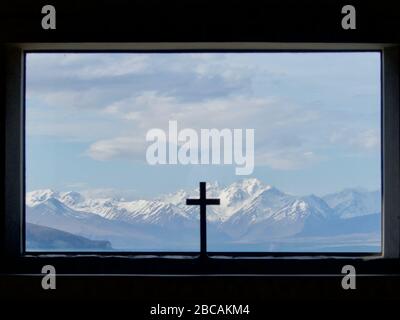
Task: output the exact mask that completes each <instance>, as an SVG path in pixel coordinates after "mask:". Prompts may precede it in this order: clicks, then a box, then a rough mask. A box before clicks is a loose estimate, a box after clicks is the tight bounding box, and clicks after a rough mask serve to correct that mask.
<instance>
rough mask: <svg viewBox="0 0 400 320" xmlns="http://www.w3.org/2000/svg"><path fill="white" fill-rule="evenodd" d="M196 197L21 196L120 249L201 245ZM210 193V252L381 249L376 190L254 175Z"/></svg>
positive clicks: (45, 221) (63, 223) (59, 222)
mask: <svg viewBox="0 0 400 320" xmlns="http://www.w3.org/2000/svg"><path fill="white" fill-rule="evenodd" d="M198 196H199V194H198V190H196V189H194V190H178V191H177V192H175V193H171V194H166V195H163V196H160V197H158V198H156V199H152V200H143V199H138V200H134V201H125V200H123V199H118V198H105V199H103V198H100V199H93V198H87V197H85V196H83V195H82V194H81V193H79V192H75V191H70V192H56V191H53V190H49V189H46V190H36V191H32V192H28V193H27V195H26V220H27V222H28V223H32V224H35V225H39V226H45V227H49V228H54V229H57V230H60V231H63V232H68V233H72V234H74V235H77V236H80V237H85V238H88V239H90V240H106V241H109V242H110V243H111V245H112V248H113V249H116V250H121V251H125V250H129V251H198V250H199V208H198V207H197V206H187V205H186V199H187V198H198ZM207 197H210V198H211V197H212V198H219V199H220V202H221V203H220V205H219V206H208V208H207V236H208V249H209V250H210V251H380V228H381V225H380V216H381V215H380V211H381V210H380V209H381V208H380V207H381V201H380V199H381V196H380V192H379V191H367V190H362V189H346V190H343V191H341V192H338V193H334V194H329V195H326V196H323V197H318V196H315V195H308V196H295V195H291V194H288V193H285V192H283V191H281V190H278V189H277V188H275V187H273V186H271V185H268V184H264V183H263V182H261V181H260V180H258V179H255V178H253V179H245V180H241V181H237V182H234V183H232V184H230V185H228V186H219V185H218V184H217V183H212V184H207ZM27 229H29V226H28V227H27ZM27 248H28V250H29V249H30V248H29V246H27ZM33 249H34V248H33ZM33 249H32V250H33ZM52 249H54V248H52ZM49 250H50V249H49Z"/></svg>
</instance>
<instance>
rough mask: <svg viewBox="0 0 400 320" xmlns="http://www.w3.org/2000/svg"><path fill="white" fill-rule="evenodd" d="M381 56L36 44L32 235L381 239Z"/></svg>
mask: <svg viewBox="0 0 400 320" xmlns="http://www.w3.org/2000/svg"><path fill="white" fill-rule="evenodd" d="M380 99H381V92H380V54H379V53H376V52H358V53H354V52H353V53H351V52H341V53H338V52H336V53H255V52H253V53H95V54H92V53H90V54H89V53H30V54H27V58H26V191H27V193H26V222H27V225H26V246H27V250H29V251H34V250H41V251H42V250H44V251H46V250H57V251H110V250H111V251H113V250H118V251H198V250H199V246H200V238H199V237H200V232H199V228H200V224H199V207H198V206H188V205H186V199H187V198H198V197H199V191H198V188H199V181H206V182H207V197H210V198H219V199H220V201H221V204H220V205H219V206H217V205H213V206H207V236H208V250H209V251H257V252H259V251H266V252H280V251H285V252H288V251H290V252H336V251H338V252H380V251H381V141H380V130H381V127H380V126H381V117H380V112H381V104H380Z"/></svg>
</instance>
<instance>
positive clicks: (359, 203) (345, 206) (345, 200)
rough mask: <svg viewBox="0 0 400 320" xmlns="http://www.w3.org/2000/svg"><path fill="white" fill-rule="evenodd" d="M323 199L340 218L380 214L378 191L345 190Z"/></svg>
mask: <svg viewBox="0 0 400 320" xmlns="http://www.w3.org/2000/svg"><path fill="white" fill-rule="evenodd" d="M323 199H324V200H325V202H326V203H327V204H328V205H329V206H330V207H331V208H332V209H334V210H335V212H336V214H338V215H339V216H340V217H341V218H354V217H358V216H363V215H366V214H374V213H379V212H381V194H380V192H379V191H365V190H362V189H345V190H343V191H341V192H338V193H333V194H328V195H326V196H324V197H323Z"/></svg>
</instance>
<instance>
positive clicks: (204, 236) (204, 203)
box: [186, 182, 220, 256]
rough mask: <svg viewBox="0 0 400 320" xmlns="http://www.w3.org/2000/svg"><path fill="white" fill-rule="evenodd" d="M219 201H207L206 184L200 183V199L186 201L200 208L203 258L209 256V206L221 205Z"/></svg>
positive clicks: (201, 251)
mask: <svg viewBox="0 0 400 320" xmlns="http://www.w3.org/2000/svg"><path fill="white" fill-rule="evenodd" d="M219 203H220V201H219V199H207V196H206V183H205V182H200V198H199V199H186V204H187V205H189V206H200V253H201V255H202V256H205V255H206V254H207V220H206V217H207V212H206V208H207V205H219Z"/></svg>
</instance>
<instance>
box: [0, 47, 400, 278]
mask: <svg viewBox="0 0 400 320" xmlns="http://www.w3.org/2000/svg"><path fill="white" fill-rule="evenodd" d="M256 51H261V52H349V51H350V52H363V51H367V52H371V51H375V52H380V53H381V152H382V153H381V164H382V170H381V175H382V178H381V181H382V188H381V190H382V210H381V219H382V220H381V221H382V223H381V228H382V232H381V235H382V247H381V250H382V251H381V253H337V252H330V253H321V252H275V253H274V252H209V253H208V255H207V257H201V256H200V250H199V252H116V251H113V252H53V251H52V252H26V251H25V155H24V151H25V150H24V149H25V146H24V140H25V112H24V110H25V55H26V53H32V52H82V53H84V52H256ZM399 52H400V51H399V47H396V46H393V45H381V44H316V43H299V44H296V43H293V44H290V43H221V44H218V43H162V44H161V43H130V44H129V43H124V44H118V43H116V44H110V43H92V44H65V43H53V44H50V43H49V44H43V43H41V44H40V43H35V44H9V45H7V46H6V48H5V62H6V78H5V87H6V90H5V96H6V101H5V120H6V126H5V128H6V135H5V154H6V163H5V164H6V171H5V230H4V231H5V242H4V250H5V254H6V255H7V256H8V257H10V259H11V260H12V261H13V263H11V265H12V268H14V269H15V268H16V269H18V268H20V267H22V268H29V266H32V265H34V264H36V263H42V262H44V261H49V260H51V261H59V262H58V263H59V264H61V265H62V266H65V268H66V270H67V271H68V270H71V269H72V270H75V271H79V270H84V269H85V268H86V266H89V265H92V266H93V268H94V269H93V270H103V271H105V270H104V269H103V268H102V267H100V268H99V266H98V262H100V261H102V262H104V261H105V260H104V258H106V260H107V261H108V262H107V265H109V267H107V268H106V269H107V270H106V271H107V272H106V273H108V272H114V271H115V265H117V264H119V263H122V264H123V265H125V266H126V268H125V267H123V268H122V269H121V270H125V269H126V272H127V273H132V272H133V273H143V274H148V273H149V274H152V270H153V271H154V272H155V273H156V274H159V273H160V274H164V273H168V274H170V273H171V272H172V273H176V274H186V273H188V272H189V273H191V274H192V273H194V274H199V273H200V274H202V273H207V274H209V273H214V272H217V273H218V274H230V273H232V272H233V273H239V274H254V273H258V274H259V273H260V272H261V273H262V274H265V273H274V272H275V271H276V270H277V269H276V266H280V267H279V268H278V269H279V270H282V265H285V266H286V265H289V268H284V270H286V272H288V273H298V270H302V269H303V267H300V268H299V266H304V265H309V266H310V269H309V270H310V271H313V272H314V273H321V272H329V270H331V268H332V266H334V265H336V263H334V262H333V261H336V262H338V261H339V263H340V264H343V262H345V261H351V262H352V263H353V264H354V263H360V264H361V265H363V264H364V262H365V261H368V262H367V264H366V265H369V266H371V265H372V266H374V267H373V268H372V269H371V270H377V269H376V268H377V267H376V266H375V265H378V266H382V265H385V263H386V262H382V261H384V260H387V259H399V258H400V228H399V226H400V213H399V212H397V209H396V208H399V207H400V197H398V194H400V167H399V163H400V152H399V146H400V125H399V120H400V112H399V104H400V103H399V100H400V98H399V97H400V96H399V57H400V54H399ZM199 243H200V239H199ZM199 247H200V245H199ZM69 261H79V262H81V265H83V266H84V267H83V268H78V269H77V268H76V267H75V266H73V265H71V262H69ZM155 261H158V266H156V267H154V265H153V264H154V262H155ZM292 265H293V266H296V267H293V268H292V267H291V266H292ZM321 266H322V268H321ZM142 268H143V269H142ZM378 269H379V268H378ZM174 270H175V271H174ZM274 270H275V271H274ZM384 272H386V271H384ZM305 273H307V272H305Z"/></svg>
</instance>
